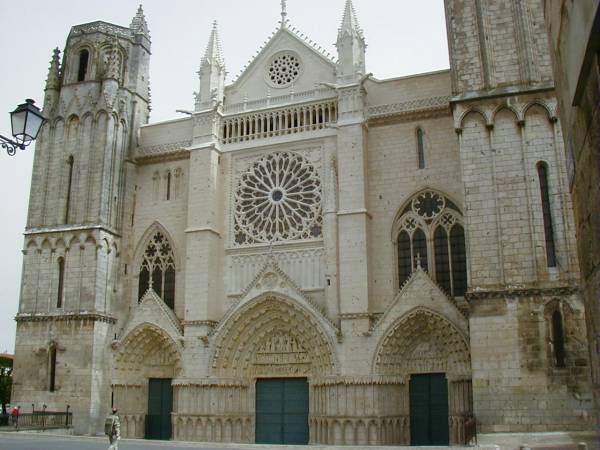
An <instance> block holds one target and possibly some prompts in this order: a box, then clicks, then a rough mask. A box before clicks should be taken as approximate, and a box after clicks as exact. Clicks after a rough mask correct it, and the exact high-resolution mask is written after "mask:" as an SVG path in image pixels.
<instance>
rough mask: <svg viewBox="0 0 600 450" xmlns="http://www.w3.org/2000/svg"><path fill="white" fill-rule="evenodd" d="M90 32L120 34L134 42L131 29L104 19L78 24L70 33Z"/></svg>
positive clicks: (119, 35) (110, 34)
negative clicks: (103, 20)
mask: <svg viewBox="0 0 600 450" xmlns="http://www.w3.org/2000/svg"><path fill="white" fill-rule="evenodd" d="M90 33H104V34H107V35H109V36H118V37H120V38H123V39H128V40H130V41H132V42H133V39H134V36H133V33H132V31H131V29H129V28H126V27H122V26H119V25H114V24H112V23H107V22H102V21H96V22H91V23H85V24H83V25H76V26H74V27H73V28H71V33H70V35H71V36H77V35H80V34H90Z"/></svg>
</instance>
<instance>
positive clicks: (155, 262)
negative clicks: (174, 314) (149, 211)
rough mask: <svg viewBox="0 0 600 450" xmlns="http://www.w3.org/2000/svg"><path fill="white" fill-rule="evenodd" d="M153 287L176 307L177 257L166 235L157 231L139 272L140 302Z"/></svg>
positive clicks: (168, 302)
mask: <svg viewBox="0 0 600 450" xmlns="http://www.w3.org/2000/svg"><path fill="white" fill-rule="evenodd" d="M149 289H152V290H153V291H154V292H155V293H156V294H157V295H158V296H159V297H160V298H161V299H162V300H163V302H165V304H166V305H167V306H168V307H169V308H171V309H174V308H175V257H174V254H173V248H172V247H171V243H170V242H169V240H168V239H167V238H166V236H165V235H164V234H163V233H161V232H160V231H159V232H156V233H155V234H154V235H153V236H152V239H151V240H150V242H149V243H148V245H147V246H146V250H145V251H144V259H143V261H142V264H141V267H140V272H139V290H138V302H139V301H141V300H142V297H143V296H144V294H145V293H146V292H147V291H148V290H149Z"/></svg>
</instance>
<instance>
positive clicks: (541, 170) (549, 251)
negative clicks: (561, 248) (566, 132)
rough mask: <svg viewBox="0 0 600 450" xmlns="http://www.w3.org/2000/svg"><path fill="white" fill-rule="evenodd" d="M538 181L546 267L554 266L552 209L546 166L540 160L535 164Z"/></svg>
mask: <svg viewBox="0 0 600 450" xmlns="http://www.w3.org/2000/svg"><path fill="white" fill-rule="evenodd" d="M537 172H538V178H539V182H540V195H541V197H542V215H543V218H544V237H545V240H546V261H547V264H548V267H556V250H555V248H556V247H555V245H554V226H553V224H552V211H551V206H550V195H549V192H548V166H547V165H546V164H545V163H543V162H540V163H538V165H537Z"/></svg>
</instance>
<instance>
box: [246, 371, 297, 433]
mask: <svg viewBox="0 0 600 450" xmlns="http://www.w3.org/2000/svg"><path fill="white" fill-rule="evenodd" d="M255 431H256V443H257V444H308V382H307V381H306V378H269V379H260V380H256V430H255Z"/></svg>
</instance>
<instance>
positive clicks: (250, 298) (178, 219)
mask: <svg viewBox="0 0 600 450" xmlns="http://www.w3.org/2000/svg"><path fill="white" fill-rule="evenodd" d="M445 8H446V18H447V29H448V40H449V51H450V69H449V70H442V71H438V72H432V73H426V74H420V75H414V76H408V77H402V78H393V79H386V80H380V79H377V78H375V77H374V76H373V75H372V74H369V73H368V70H367V67H366V64H365V49H366V44H365V36H364V35H363V31H362V30H361V29H360V27H359V25H358V21H357V16H356V13H355V11H354V9H353V6H352V3H351V1H350V0H347V2H346V5H345V8H344V12H343V19H342V23H341V26H340V28H339V32H338V38H337V43H336V47H337V51H338V55H337V57H336V58H332V57H330V56H329V55H327V54H325V53H324V52H323V51H322V50H321V49H320V48H319V47H316V46H315V45H313V44H312V42H309V41H307V40H306V39H305V38H304V37H303V35H301V34H300V33H299V32H298V31H297V30H296V29H295V28H294V27H293V26H292V25H291V24H290V22H289V21H288V19H287V13H286V9H285V2H282V17H281V21H280V23H279V25H278V27H277V29H276V31H275V32H274V33H273V35H272V37H271V38H270V40H269V41H268V42H267V43H266V44H265V45H264V46H263V47H262V48H261V49H259V51H258V53H257V55H256V56H255V58H254V59H253V60H252V62H251V63H250V64H249V65H248V66H247V68H246V69H245V70H244V71H243V72H242V73H241V75H240V76H239V77H238V78H237V79H236V80H235V81H233V82H232V83H231V84H226V83H225V63H224V58H223V55H222V52H221V48H220V44H219V37H218V32H217V28H216V25H215V26H214V28H213V29H212V30H207V34H208V35H209V40H208V45H207V48H206V52H205V55H204V57H203V58H202V61H201V65H200V70H199V72H198V73H199V78H200V79H199V91H198V92H197V93H196V94H195V102H194V109H193V110H192V111H187V112H186V114H185V116H184V117H183V118H178V119H175V120H170V121H166V122H161V123H154V124H148V117H149V109H150V98H149V81H148V80H149V60H150V49H151V41H150V35H149V31H148V26H147V23H146V20H145V17H144V14H143V12H142V10H141V7H140V9H139V10H138V12H137V14H136V15H135V17H134V19H133V21H132V22H131V25H130V26H129V27H123V26H118V25H113V24H109V23H106V22H93V23H88V24H83V25H77V26H74V27H73V28H72V29H71V31H70V34H69V36H68V39H67V43H66V46H65V48H64V51H63V52H62V59H61V56H60V52H59V50H58V49H57V50H55V53H54V56H53V58H52V61H51V65H50V70H49V75H48V79H47V84H46V90H45V100H44V114H45V116H46V117H47V118H48V119H49V121H48V122H47V123H46V124H45V125H44V127H43V129H42V131H41V133H40V137H39V138H38V143H37V146H36V147H37V148H36V155H35V162H34V168H33V181H32V188H31V197H30V205H29V216H28V222H27V228H26V231H25V241H24V247H23V255H24V256H23V279H22V289H21V299H20V306H19V311H18V314H17V316H16V320H17V323H18V325H17V340H16V351H15V353H16V354H15V368H14V375H15V376H14V379H15V381H14V393H13V398H14V400H15V402H16V403H20V404H25V405H26V404H31V403H33V404H42V403H44V404H46V405H47V406H48V409H50V410H63V409H64V408H65V406H66V405H67V404H68V405H69V406H70V408H71V411H74V425H75V430H76V432H78V433H95V432H97V431H99V430H101V429H102V424H103V419H104V417H105V415H106V414H107V412H108V410H109V408H110V406H111V405H114V406H116V407H118V409H119V413H120V415H121V422H122V433H123V435H124V436H125V437H139V438H144V437H146V438H157V439H176V440H191V441H213V442H249V443H254V442H257V443H300V444H302V443H323V444H356V445H374V444H414V445H430V444H442V445H447V444H462V443H468V442H470V441H471V439H472V438H473V437H474V435H475V434H476V433H480V434H492V433H500V432H502V433H530V432H540V433H543V432H556V431H563V432H576V431H586V430H589V429H592V428H593V426H594V423H595V415H594V407H593V405H592V388H591V384H590V383H591V381H590V380H591V375H590V373H591V370H590V364H589V353H588V351H589V349H588V344H587V340H586V325H585V312H584V306H583V303H582V299H581V294H580V292H579V280H580V275H579V269H578V263H577V253H576V243H575V235H574V225H573V215H572V208H571V200H570V195H569V186H568V181H567V176H566V162H565V156H564V147H563V144H562V134H561V128H560V124H559V123H558V119H557V112H556V104H557V102H556V98H555V95H554V86H553V78H552V69H551V65H550V60H549V55H548V43H547V36H546V34H545V29H544V21H543V10H542V5H541V1H539V0H528V1H514V0H498V1H495V2H478V1H475V0H446V1H445Z"/></svg>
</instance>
